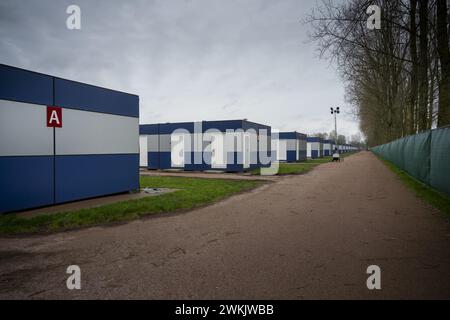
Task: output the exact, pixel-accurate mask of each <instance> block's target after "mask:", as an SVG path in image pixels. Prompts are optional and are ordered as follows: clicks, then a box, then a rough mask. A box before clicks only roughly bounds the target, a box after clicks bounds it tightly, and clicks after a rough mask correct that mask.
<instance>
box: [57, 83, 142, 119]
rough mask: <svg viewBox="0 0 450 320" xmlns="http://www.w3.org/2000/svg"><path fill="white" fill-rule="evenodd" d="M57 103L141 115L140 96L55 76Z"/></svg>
mask: <svg viewBox="0 0 450 320" xmlns="http://www.w3.org/2000/svg"><path fill="white" fill-rule="evenodd" d="M55 105H57V106H58V107H65V108H72V109H78V110H86V111H95V112H102V113H110V114H116V115H122V116H130V117H139V97H138V96H136V95H132V94H128V93H123V92H119V91H114V90H109V89H105V88H100V87H95V86H91V85H88V84H84V83H79V82H74V81H70V80H65V79H59V78H55Z"/></svg>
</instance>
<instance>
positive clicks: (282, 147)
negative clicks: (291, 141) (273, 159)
mask: <svg viewBox="0 0 450 320" xmlns="http://www.w3.org/2000/svg"><path fill="white" fill-rule="evenodd" d="M286 156H287V140H278V154H277V158H278V160H279V161H286Z"/></svg>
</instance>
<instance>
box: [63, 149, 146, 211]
mask: <svg viewBox="0 0 450 320" xmlns="http://www.w3.org/2000/svg"><path fill="white" fill-rule="evenodd" d="M55 166H56V168H55V171H56V202H57V203H62V202H68V201H73V200H78V199H83V198H90V197H96V196H103V195H108V194H114V193H120V192H127V191H131V190H136V189H139V171H138V168H139V154H114V155H75V156H56V163H55Z"/></svg>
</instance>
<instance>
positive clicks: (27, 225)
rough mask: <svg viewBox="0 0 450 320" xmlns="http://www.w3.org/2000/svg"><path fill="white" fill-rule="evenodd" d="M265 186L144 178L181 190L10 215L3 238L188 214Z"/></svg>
mask: <svg viewBox="0 0 450 320" xmlns="http://www.w3.org/2000/svg"><path fill="white" fill-rule="evenodd" d="M263 183H264V182H262V181H255V180H231V179H230V180H226V179H200V178H185V177H141V188H143V187H155V188H171V189H178V190H177V191H175V192H171V193H165V194H162V195H160V196H151V197H146V198H141V199H136V200H128V201H122V202H118V203H114V204H109V205H104V206H100V207H96V208H89V209H81V210H77V211H69V212H60V213H55V214H48V215H40V216H35V217H31V218H24V217H19V216H17V215H16V214H6V215H3V216H1V217H0V234H23V233H37V232H39V233H46V232H56V231H62V230H68V229H74V228H79V227H84V226H93V225H99V224H107V223H112V222H120V221H127V220H132V219H138V218H140V217H143V216H146V215H149V214H155V213H163V212H173V211H177V210H188V209H192V208H196V207H200V206H204V205H207V204H211V203H213V202H216V201H218V200H221V199H223V198H225V197H228V196H230V195H232V194H236V193H239V192H243V191H247V190H250V189H253V188H255V187H257V186H259V185H261V184H263Z"/></svg>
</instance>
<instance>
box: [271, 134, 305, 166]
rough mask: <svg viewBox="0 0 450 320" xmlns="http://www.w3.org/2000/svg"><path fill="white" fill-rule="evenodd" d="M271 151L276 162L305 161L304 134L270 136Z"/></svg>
mask: <svg viewBox="0 0 450 320" xmlns="http://www.w3.org/2000/svg"><path fill="white" fill-rule="evenodd" d="M276 136H277V137H276ZM272 149H273V153H274V154H275V155H276V160H277V161H283V162H299V161H306V149H307V141H306V134H303V133H299V132H297V131H292V132H279V133H278V134H272Z"/></svg>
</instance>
